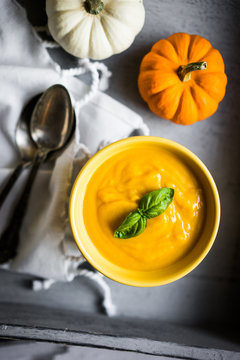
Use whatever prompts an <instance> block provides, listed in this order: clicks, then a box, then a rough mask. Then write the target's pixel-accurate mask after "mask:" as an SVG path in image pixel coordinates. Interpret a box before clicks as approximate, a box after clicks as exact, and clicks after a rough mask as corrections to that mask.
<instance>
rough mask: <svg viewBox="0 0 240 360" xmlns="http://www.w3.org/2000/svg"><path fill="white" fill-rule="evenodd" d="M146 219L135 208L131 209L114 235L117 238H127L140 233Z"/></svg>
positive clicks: (144, 226) (143, 228)
mask: <svg viewBox="0 0 240 360" xmlns="http://www.w3.org/2000/svg"><path fill="white" fill-rule="evenodd" d="M146 224H147V219H146V218H145V216H142V215H141V214H140V213H139V212H138V211H137V210H136V211H132V212H131V213H130V214H129V215H128V216H127V217H126V218H125V219H124V221H123V222H122V224H121V225H120V226H119V228H118V229H117V230H116V231H115V232H114V237H116V238H119V239H129V238H131V237H135V236H138V235H140V234H141V233H142V232H143V231H144V230H145V228H146Z"/></svg>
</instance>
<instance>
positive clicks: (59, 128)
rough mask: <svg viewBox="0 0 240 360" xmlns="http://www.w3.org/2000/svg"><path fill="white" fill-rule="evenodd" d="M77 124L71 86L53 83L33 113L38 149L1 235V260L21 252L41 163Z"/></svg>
mask: <svg viewBox="0 0 240 360" xmlns="http://www.w3.org/2000/svg"><path fill="white" fill-rule="evenodd" d="M74 126H75V121H74V112H73V108H72V103H71V99H70V96H69V93H68V91H67V89H66V88H65V87H64V86H62V85H54V86H52V87H50V88H49V89H48V90H46V91H45V92H44V93H43V95H42V96H41V97H40V99H39V100H38V102H37V104H36V107H35V109H34V111H33V114H32V117H31V121H30V134H31V136H32V139H33V140H34V142H35V143H36V146H37V151H36V155H35V159H34V163H33V166H32V169H31V171H30V173H29V177H28V179H27V182H26V185H25V188H24V191H23V193H22V195H21V196H20V199H19V200H18V202H17V205H16V207H15V209H14V211H13V214H12V217H11V219H10V223H9V226H8V227H7V228H6V230H5V231H4V232H3V234H2V236H1V238H0V263H4V262H6V261H8V260H10V259H12V258H13V257H14V256H15V255H16V253H17V247H18V243H19V232H20V228H21V225H22V222H23V219H24V215H25V212H26V209H27V204H28V200H29V196H30V192H31V188H32V185H33V182H34V179H35V177H36V174H37V171H38V168H39V166H40V164H41V163H42V162H43V161H45V160H46V158H47V156H48V155H49V154H50V153H53V152H56V151H59V150H60V149H61V148H63V147H64V146H65V144H66V143H67V142H68V140H69V137H70V136H71V134H72V130H73V128H74Z"/></svg>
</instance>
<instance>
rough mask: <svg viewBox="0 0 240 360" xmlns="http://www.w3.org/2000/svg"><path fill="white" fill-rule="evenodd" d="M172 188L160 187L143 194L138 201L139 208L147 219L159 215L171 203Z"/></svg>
mask: <svg viewBox="0 0 240 360" xmlns="http://www.w3.org/2000/svg"><path fill="white" fill-rule="evenodd" d="M173 195H174V190H173V189H171V188H161V189H159V190H156V191H152V192H150V193H148V194H146V195H144V196H143V197H142V198H141V199H140V201H139V210H140V212H141V213H142V214H143V215H144V216H146V218H147V219H150V218H153V217H155V216H158V215H161V214H162V213H163V212H164V211H165V210H166V209H167V208H168V206H169V205H170V204H171V202H172V200H173Z"/></svg>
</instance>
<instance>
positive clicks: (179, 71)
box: [138, 33, 227, 125]
mask: <svg viewBox="0 0 240 360" xmlns="http://www.w3.org/2000/svg"><path fill="white" fill-rule="evenodd" d="M226 85H227V76H226V74H225V73H224V62H223V59H222V56H221V54H220V52H219V51H218V50H216V49H214V48H213V47H212V45H211V44H210V42H209V41H208V40H206V39H205V38H203V37H201V36H199V35H189V34H186V33H176V34H173V35H171V36H169V37H168V38H167V39H162V40H160V41H158V42H157V43H156V44H154V45H153V47H152V49H151V51H150V52H149V53H148V54H147V55H146V56H145V57H144V58H143V60H142V63H141V66H140V73H139V77H138V88H139V92H140V94H141V96H142V98H143V100H144V101H146V102H147V104H148V106H149V108H150V110H151V111H153V112H154V113H155V114H156V115H158V116H160V117H162V118H165V119H168V120H171V121H173V122H175V123H177V124H182V125H190V124H193V123H195V122H196V121H199V120H203V119H206V118H207V117H209V116H210V115H212V114H213V113H215V111H216V110H217V108H218V104H219V102H220V101H221V100H222V99H223V97H224V95H225V91H226Z"/></svg>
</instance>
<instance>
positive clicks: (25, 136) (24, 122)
mask: <svg viewBox="0 0 240 360" xmlns="http://www.w3.org/2000/svg"><path fill="white" fill-rule="evenodd" d="M39 97H40V96H39V95H37V96H35V97H34V98H33V99H32V100H31V101H30V102H29V103H28V104H27V105H26V106H25V108H24V109H23V111H22V113H21V115H20V118H19V120H18V123H17V126H16V132H15V142H16V146H17V149H18V152H19V154H20V157H21V161H20V163H19V164H18V165H17V167H16V168H15V170H14V171H13V173H12V174H11V176H10V177H9V179H8V180H7V182H6V183H5V184H4V187H3V188H2V190H1V192H0V208H1V206H2V205H3V203H4V201H5V199H6V197H7V195H8V194H9V192H10V190H11V189H12V187H13V185H14V184H15V182H16V180H17V179H18V177H19V175H20V174H21V172H22V170H23V169H24V168H26V167H28V166H29V165H31V163H32V161H33V160H34V157H35V154H36V151H37V146H36V144H35V143H34V142H33V140H32V139H31V137H30V134H29V126H30V118H31V115H32V112H33V109H34V106H35V105H36V102H37V101H38V99H39Z"/></svg>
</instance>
